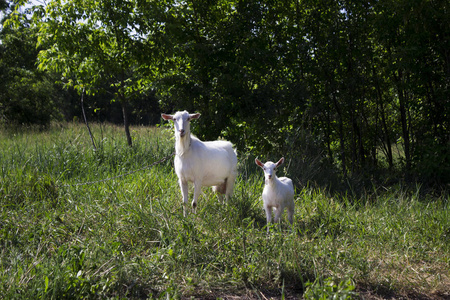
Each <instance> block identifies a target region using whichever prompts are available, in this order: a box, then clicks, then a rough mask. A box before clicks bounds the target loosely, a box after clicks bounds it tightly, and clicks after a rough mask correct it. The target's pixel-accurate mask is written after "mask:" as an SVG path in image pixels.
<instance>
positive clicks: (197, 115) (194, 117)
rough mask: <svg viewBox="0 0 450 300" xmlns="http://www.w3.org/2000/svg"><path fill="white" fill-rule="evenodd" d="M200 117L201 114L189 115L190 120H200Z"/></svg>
mask: <svg viewBox="0 0 450 300" xmlns="http://www.w3.org/2000/svg"><path fill="white" fill-rule="evenodd" d="M200 116H201V114H190V115H189V120H192V119H198V118H200Z"/></svg>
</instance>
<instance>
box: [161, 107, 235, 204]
mask: <svg viewBox="0 0 450 300" xmlns="http://www.w3.org/2000/svg"><path fill="white" fill-rule="evenodd" d="M161 116H162V118H163V119H164V120H172V121H173V122H174V124H175V152H176V156H175V172H176V173H177V176H178V180H179V184H180V188H181V194H182V196H183V203H184V204H187V203H188V182H193V183H194V199H193V200H192V207H193V208H194V210H195V208H196V207H197V199H198V197H199V196H200V193H201V188H202V186H212V187H213V189H214V191H216V192H218V193H219V194H225V197H226V199H227V200H228V199H229V198H230V197H231V196H232V194H233V187H234V181H235V179H236V176H237V157H236V152H235V150H234V149H233V146H232V144H231V143H230V142H227V141H213V142H202V141H201V140H199V139H198V138H196V137H195V136H193V135H191V131H190V123H189V122H190V121H191V120H193V119H198V118H199V117H200V114H189V113H188V112H187V111H182V112H181V111H178V112H176V113H175V114H174V115H167V114H161ZM219 197H220V198H221V199H222V196H221V195H220V196H219Z"/></svg>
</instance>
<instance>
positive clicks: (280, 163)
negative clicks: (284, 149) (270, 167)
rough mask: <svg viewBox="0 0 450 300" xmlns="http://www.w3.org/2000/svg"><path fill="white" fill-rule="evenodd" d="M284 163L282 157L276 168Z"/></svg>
mask: <svg viewBox="0 0 450 300" xmlns="http://www.w3.org/2000/svg"><path fill="white" fill-rule="evenodd" d="M283 163H284V157H282V158H281V159H280V160H279V161H278V162H277V168H278V166H280V165H282V164H283Z"/></svg>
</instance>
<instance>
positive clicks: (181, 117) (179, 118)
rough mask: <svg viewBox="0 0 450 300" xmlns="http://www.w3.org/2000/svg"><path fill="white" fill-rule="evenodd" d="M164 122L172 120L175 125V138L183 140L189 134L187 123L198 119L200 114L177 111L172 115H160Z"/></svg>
mask: <svg viewBox="0 0 450 300" xmlns="http://www.w3.org/2000/svg"><path fill="white" fill-rule="evenodd" d="M161 117H162V118H163V119H164V120H167V121H168V120H172V121H173V123H174V125H175V136H176V137H177V138H179V137H180V138H183V137H185V136H186V135H188V136H189V135H190V134H191V129H190V124H189V122H190V121H191V120H192V119H198V118H199V117H200V114H190V113H188V112H187V111H177V112H176V113H175V114H174V115H167V114H161Z"/></svg>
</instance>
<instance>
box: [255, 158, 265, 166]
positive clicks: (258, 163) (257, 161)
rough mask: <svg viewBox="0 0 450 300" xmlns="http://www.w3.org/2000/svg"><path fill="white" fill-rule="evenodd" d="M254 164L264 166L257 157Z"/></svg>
mask: <svg viewBox="0 0 450 300" xmlns="http://www.w3.org/2000/svg"><path fill="white" fill-rule="evenodd" d="M255 164H257V165H258V166H260V167H261V168H264V164H263V163H262V162H260V161H259V159H257V158H255Z"/></svg>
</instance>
